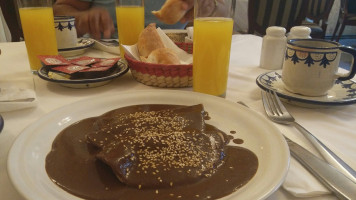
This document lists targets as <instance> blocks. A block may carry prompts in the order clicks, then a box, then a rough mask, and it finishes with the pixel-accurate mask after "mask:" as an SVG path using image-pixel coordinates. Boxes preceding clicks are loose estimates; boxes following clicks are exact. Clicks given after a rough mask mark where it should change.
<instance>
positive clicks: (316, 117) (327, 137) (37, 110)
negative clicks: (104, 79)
mask: <svg viewBox="0 0 356 200" xmlns="http://www.w3.org/2000/svg"><path fill="white" fill-rule="evenodd" d="M261 42H262V39H261V38H260V37H257V36H252V35H234V36H233V42H232V49H231V60H230V71H229V80H228V90H227V96H226V99H227V100H231V101H234V102H236V101H237V100H241V101H244V102H245V103H247V104H248V105H250V106H251V107H252V108H253V109H255V110H257V111H258V112H261V113H263V107H262V103H261V96H260V89H259V87H258V86H257V85H256V83H255V80H256V77H257V76H258V75H260V74H262V73H264V72H267V70H264V69H261V68H259V58H260V49H261ZM0 49H1V50H2V55H0V88H1V86H2V85H3V84H6V83H9V82H16V81H25V80H29V81H28V84H29V87H32V88H34V90H35V92H36V95H37V100H38V105H37V106H36V107H32V108H27V109H22V110H17V111H11V112H4V113H1V114H2V115H3V117H4V120H5V127H4V130H3V131H2V133H1V134H0V199H6V200H10V199H11V200H22V199H23V198H22V197H21V196H20V194H19V193H18V192H17V191H16V190H15V188H14V187H13V186H12V184H11V181H10V179H9V177H8V174H7V169H6V168H7V166H6V165H7V155H8V152H9V150H10V147H11V145H12V143H13V142H14V141H15V139H16V136H18V135H19V134H20V133H21V131H22V130H23V129H24V128H25V127H27V126H28V125H29V124H31V123H33V122H34V121H36V120H37V119H39V118H40V117H42V116H43V115H45V114H46V113H48V112H51V111H53V110H55V109H57V108H60V107H61V106H64V105H67V104H70V103H73V102H76V101H78V100H81V99H85V98H90V97H95V96H98V95H105V94H112V93H119V92H121V91H129V90H130V91H135V90H141V89H160V88H154V87H149V86H145V85H143V84H141V83H138V82H136V81H135V80H134V79H133V78H132V77H131V74H130V73H127V74H126V75H124V76H122V77H119V78H117V79H115V80H114V81H112V82H111V83H109V84H107V85H104V86H101V87H97V88H90V89H72V88H66V87H63V86H60V85H58V84H55V83H49V82H46V81H44V80H42V79H40V78H39V77H37V76H33V75H32V74H31V73H30V71H29V64H28V61H27V54H26V49H25V44H24V42H19V43H0ZM86 55H88V56H96V57H113V56H114V55H111V54H109V53H106V52H99V51H97V50H94V49H90V50H89V51H88V52H87V53H86ZM32 76H33V77H32ZM32 79H33V81H32ZM181 90H188V91H189V90H192V89H191V88H184V89H181ZM0 106H1V105H0ZM287 109H289V110H290V111H291V113H292V114H293V115H294V116H295V118H296V119H297V120H298V121H299V122H300V124H302V125H303V126H305V127H306V128H307V129H308V130H310V131H311V132H312V133H314V134H315V135H316V136H317V137H318V138H319V139H320V140H321V141H322V142H324V143H325V144H326V145H327V146H329V148H330V149H332V150H333V151H334V152H335V153H337V154H338V155H339V156H340V157H341V158H342V159H344V160H345V161H346V162H347V163H348V164H349V165H350V166H351V167H353V168H356V154H355V152H356V145H355V144H356V132H355V130H356V106H355V105H349V106H341V107H332V108H324V109H308V108H301V107H297V106H293V105H287ZM278 127H279V128H281V130H282V132H284V133H285V134H287V135H288V136H289V137H290V138H291V139H293V140H295V141H296V142H298V143H300V144H302V145H303V146H304V147H306V148H307V149H309V150H311V151H312V152H315V150H314V149H313V147H312V146H311V145H310V144H309V143H308V142H307V141H306V139H304V138H303V137H302V135H301V134H300V133H299V132H297V131H296V130H294V129H293V128H290V127H286V126H278ZM291 164H292V165H297V164H298V163H295V162H292V163H291ZM23 167H26V166H23ZM307 177H308V176H307ZM305 181H306V182H308V181H309V180H308V179H307V180H305ZM268 199H270V200H272V199H273V200H274V199H277V200H278V199H299V198H295V197H294V196H292V195H291V194H290V193H288V192H287V191H285V189H283V188H282V187H281V188H280V189H279V190H277V191H276V192H275V193H274V194H273V195H272V196H270V197H269V198H268ZM304 199H312V200H318V199H336V198H335V197H334V196H333V195H323V196H320V197H316V198H304Z"/></svg>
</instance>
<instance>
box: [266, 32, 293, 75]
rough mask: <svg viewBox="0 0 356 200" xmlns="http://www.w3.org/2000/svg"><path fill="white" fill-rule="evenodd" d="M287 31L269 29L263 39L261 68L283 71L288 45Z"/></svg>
mask: <svg viewBox="0 0 356 200" xmlns="http://www.w3.org/2000/svg"><path fill="white" fill-rule="evenodd" d="M285 34H286V29H285V28H283V27H278V26H271V27H268V28H267V30H266V35H265V36H264V37H263V42H262V51H261V60H260V67H261V68H264V69H270V70H276V69H282V65H283V58H284V54H285V50H286V45H287V37H286V36H285Z"/></svg>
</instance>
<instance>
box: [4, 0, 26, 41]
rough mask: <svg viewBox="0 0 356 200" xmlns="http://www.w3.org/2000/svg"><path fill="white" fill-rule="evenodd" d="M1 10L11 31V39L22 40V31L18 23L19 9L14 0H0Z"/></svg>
mask: <svg viewBox="0 0 356 200" xmlns="http://www.w3.org/2000/svg"><path fill="white" fill-rule="evenodd" d="M0 6H1V11H2V14H3V16H4V19H5V21H6V24H7V26H8V27H9V30H10V33H11V41H12V42H18V41H22V40H23V32H22V28H21V24H20V18H19V14H18V13H19V11H18V7H17V4H16V0H0Z"/></svg>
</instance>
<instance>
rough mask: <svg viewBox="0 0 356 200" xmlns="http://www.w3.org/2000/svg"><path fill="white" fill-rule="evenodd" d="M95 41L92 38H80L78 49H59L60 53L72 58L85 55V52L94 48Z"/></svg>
mask: <svg viewBox="0 0 356 200" xmlns="http://www.w3.org/2000/svg"><path fill="white" fill-rule="evenodd" d="M94 43H95V41H94V40H93V39H90V38H79V39H78V43H77V46H76V47H72V48H66V49H58V53H59V54H60V55H62V56H63V57H72V56H77V55H80V54H83V53H85V51H86V50H87V49H88V48H90V47H91V46H93V45H94Z"/></svg>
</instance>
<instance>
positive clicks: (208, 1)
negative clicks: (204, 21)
mask: <svg viewBox="0 0 356 200" xmlns="http://www.w3.org/2000/svg"><path fill="white" fill-rule="evenodd" d="M184 1H185V2H186V4H185V5H183V9H185V10H187V13H186V14H185V15H184V17H183V18H182V19H181V20H180V21H181V22H182V23H184V22H189V21H193V19H194V0H184ZM200 4H201V6H202V7H204V8H205V9H203V10H201V11H202V13H200V14H199V15H200V16H207V17H208V16H210V17H213V16H215V14H216V13H224V12H226V9H227V8H226V6H225V1H224V0H201V2H200Z"/></svg>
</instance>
